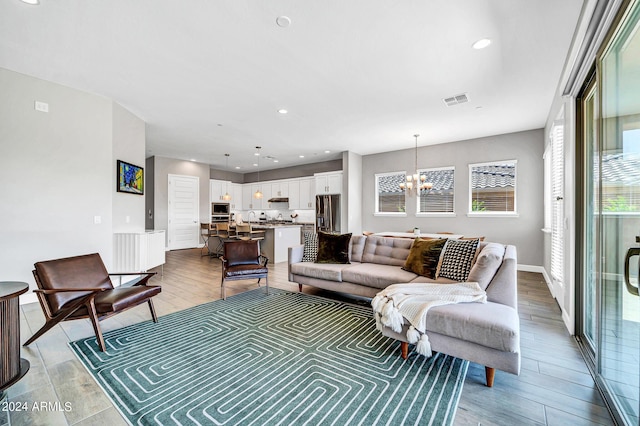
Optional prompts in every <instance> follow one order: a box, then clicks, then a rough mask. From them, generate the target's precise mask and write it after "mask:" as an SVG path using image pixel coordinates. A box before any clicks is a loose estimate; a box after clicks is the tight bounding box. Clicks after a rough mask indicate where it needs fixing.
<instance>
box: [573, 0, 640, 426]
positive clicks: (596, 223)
mask: <svg viewBox="0 0 640 426" xmlns="http://www.w3.org/2000/svg"><path fill="white" fill-rule="evenodd" d="M639 28H640V2H638V1H636V2H632V7H630V8H629V9H628V10H627V13H626V15H624V16H623V18H622V20H621V22H620V24H619V25H618V27H617V28H616V30H615V33H614V34H613V36H612V37H611V38H610V41H609V42H608V44H607V45H606V47H605V49H603V50H602V52H601V53H600V54H599V55H598V58H597V71H596V73H595V79H594V81H593V82H592V83H591V84H589V85H587V86H586V88H585V90H584V92H583V96H582V97H581V99H580V105H579V111H580V115H581V126H580V130H581V132H580V133H581V143H582V149H583V158H582V166H583V167H582V176H581V181H582V185H581V187H582V197H584V200H583V202H582V203H581V205H582V215H581V217H582V250H581V257H582V259H581V271H580V273H581V277H582V279H581V281H582V292H581V301H580V302H581V303H582V306H583V310H582V324H583V326H582V330H581V331H582V338H583V342H584V344H585V346H586V348H587V351H588V353H590V354H591V355H592V362H593V368H594V371H595V373H596V380H597V381H598V383H599V385H600V387H601V388H602V389H603V390H604V393H605V396H606V398H607V400H608V401H609V403H610V405H611V406H612V408H613V409H614V411H615V412H616V416H617V417H618V418H619V419H620V420H621V421H623V422H624V423H625V424H628V425H638V424H639V412H640V298H639V297H638V275H639V264H638V257H639V255H640V30H639Z"/></svg>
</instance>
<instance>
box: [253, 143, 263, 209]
mask: <svg viewBox="0 0 640 426" xmlns="http://www.w3.org/2000/svg"><path fill="white" fill-rule="evenodd" d="M261 148H262V147H261V146H256V149H257V150H258V152H256V155H257V156H258V185H259V184H260V149H261ZM253 198H255V199H258V200H259V199H261V198H262V192H260V187H259V186H258V189H256V192H255V193H254V194H253Z"/></svg>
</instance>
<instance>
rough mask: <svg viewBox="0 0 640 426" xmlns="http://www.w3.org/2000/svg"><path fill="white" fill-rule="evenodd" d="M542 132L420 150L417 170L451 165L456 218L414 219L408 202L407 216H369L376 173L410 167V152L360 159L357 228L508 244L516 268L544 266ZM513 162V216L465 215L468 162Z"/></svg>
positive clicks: (412, 157) (413, 208)
mask: <svg viewBox="0 0 640 426" xmlns="http://www.w3.org/2000/svg"><path fill="white" fill-rule="evenodd" d="M543 152H544V138H543V131H542V130H541V129H539V130H529V131H525V132H518V133H511V134H506V135H497V136H490V137H485V138H480V139H472V140H466V141H460V142H452V143H447V144H440V145H432V146H425V147H420V148H419V149H418V168H431V167H444V166H455V213H456V216H455V217H429V218H426V217H420V218H417V217H415V213H414V212H415V211H416V199H415V197H408V198H407V216H406V217H390V216H374V209H375V174H376V173H383V172H395V171H403V170H407V171H408V170H409V169H412V168H413V165H414V161H415V150H414V149H406V150H402V151H393V152H387V153H381V154H375V155H367V156H364V157H363V160H362V191H363V193H362V228H363V230H365V231H372V232H379V231H407V230H409V229H413V227H414V226H417V227H419V228H420V230H421V231H423V232H452V233H455V234H464V235H467V236H484V237H485V238H486V240H488V241H496V242H501V243H504V244H513V245H515V246H517V249H518V264H520V265H528V266H535V267H541V266H542V264H543V255H542V252H543V234H542V231H541V229H542V226H543V222H544V209H543V204H542V200H543V187H544V174H543V170H544V164H543V159H542V155H543ZM514 159H515V160H517V161H518V164H517V188H516V197H517V210H518V214H519V215H518V217H468V216H467V212H468V209H469V207H468V204H469V201H468V200H469V164H471V163H482V162H491V161H499V160H514Z"/></svg>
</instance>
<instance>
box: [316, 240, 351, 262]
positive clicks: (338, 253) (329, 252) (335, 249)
mask: <svg viewBox="0 0 640 426" xmlns="http://www.w3.org/2000/svg"><path fill="white" fill-rule="evenodd" d="M349 241H351V234H340V235H335V234H327V233H326V232H318V258H317V259H316V263H351V262H349Z"/></svg>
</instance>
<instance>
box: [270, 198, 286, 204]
mask: <svg viewBox="0 0 640 426" xmlns="http://www.w3.org/2000/svg"><path fill="white" fill-rule="evenodd" d="M267 202H269V203H288V202H289V199H288V198H287V197H274V198H269V199H268V200H267Z"/></svg>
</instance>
